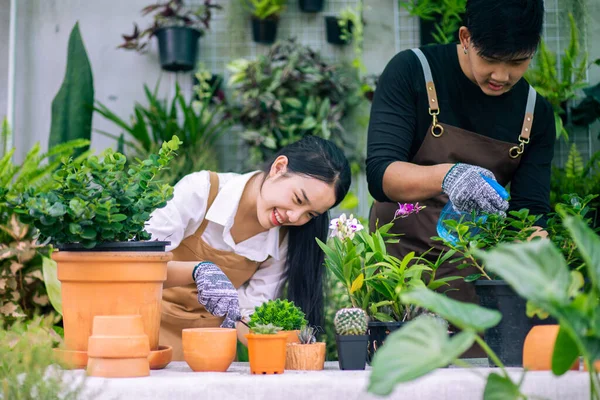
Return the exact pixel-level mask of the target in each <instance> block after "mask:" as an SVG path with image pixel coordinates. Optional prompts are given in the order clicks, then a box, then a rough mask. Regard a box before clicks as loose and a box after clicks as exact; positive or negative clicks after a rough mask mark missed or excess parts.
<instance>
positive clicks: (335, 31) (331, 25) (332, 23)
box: [325, 16, 354, 46]
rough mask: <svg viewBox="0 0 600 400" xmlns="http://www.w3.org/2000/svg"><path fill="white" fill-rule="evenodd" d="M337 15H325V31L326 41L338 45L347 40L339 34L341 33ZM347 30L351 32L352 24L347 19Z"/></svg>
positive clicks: (343, 43)
mask: <svg viewBox="0 0 600 400" xmlns="http://www.w3.org/2000/svg"><path fill="white" fill-rule="evenodd" d="M338 21H339V19H338V17H331V16H327V17H325V31H326V33H327V42H328V43H330V44H335V45H338V46H341V45H345V44H347V43H348V42H349V41H348V40H346V39H342V38H341V37H340V36H341V34H342V28H341V27H340V24H339V22H338ZM347 26H348V32H350V33H352V28H353V27H354V24H353V23H352V21H348V25H347Z"/></svg>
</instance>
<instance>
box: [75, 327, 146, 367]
mask: <svg viewBox="0 0 600 400" xmlns="http://www.w3.org/2000/svg"><path fill="white" fill-rule="evenodd" d="M149 354H150V344H149V341H148V336H147V335H146V334H145V333H144V325H143V323H142V317H141V316H140V315H117V316H113V315H111V316H100V315H99V316H96V317H94V324H93V330H92V336H90V338H89V341H88V363H87V374H88V375H89V376H97V377H105V378H131V377H138V376H148V375H150V363H149V361H148V355H149Z"/></svg>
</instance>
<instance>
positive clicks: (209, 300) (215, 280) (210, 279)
mask: <svg viewBox="0 0 600 400" xmlns="http://www.w3.org/2000/svg"><path fill="white" fill-rule="evenodd" d="M192 276H193V278H194V281H195V282H196V287H198V302H199V303H200V304H202V305H203V306H204V308H206V311H208V312H209V313H211V314H212V315H215V316H217V317H225V320H224V321H223V323H222V324H221V328H235V323H236V322H237V321H239V320H240V319H241V314H240V303H239V299H238V292H237V290H236V289H235V287H234V286H233V284H232V283H231V281H230V280H229V278H227V276H226V275H225V274H224V273H223V271H221V269H220V268H219V267H217V266H216V265H215V264H213V263H211V262H209V261H203V262H201V263H199V264H198V265H196V267H195V268H194V272H193V273H192Z"/></svg>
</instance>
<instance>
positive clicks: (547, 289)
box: [475, 239, 570, 307]
mask: <svg viewBox="0 0 600 400" xmlns="http://www.w3.org/2000/svg"><path fill="white" fill-rule="evenodd" d="M475 254H476V256H477V257H479V258H481V259H482V260H483V262H484V263H485V265H486V268H487V269H488V270H489V271H490V272H492V273H494V274H497V275H499V276H500V277H502V278H503V279H504V280H506V282H508V284H509V285H510V286H512V288H513V289H514V290H515V291H516V292H517V293H518V294H519V295H520V296H521V297H523V298H526V299H528V300H531V301H533V302H534V303H535V304H538V305H540V306H542V307H543V306H544V305H545V304H553V305H563V306H564V305H566V304H568V302H569V285H570V275H569V269H568V267H567V264H566V262H565V259H564V258H563V256H562V254H561V253H560V251H559V250H558V249H557V248H556V247H555V246H554V245H553V244H552V242H551V241H550V240H547V239H542V240H535V241H532V242H526V243H505V244H501V245H499V246H497V247H496V248H494V249H492V250H490V251H488V252H484V251H481V250H475Z"/></svg>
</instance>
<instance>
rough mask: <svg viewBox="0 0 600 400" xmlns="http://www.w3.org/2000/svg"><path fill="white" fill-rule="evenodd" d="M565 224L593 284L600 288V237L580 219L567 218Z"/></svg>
mask: <svg viewBox="0 0 600 400" xmlns="http://www.w3.org/2000/svg"><path fill="white" fill-rule="evenodd" d="M564 224H565V226H566V227H567V229H568V230H569V231H570V232H571V237H572V238H573V241H574V242H575V244H576V245H577V250H579V253H580V254H581V257H582V258H583V260H584V261H585V263H586V265H587V268H588V273H589V277H590V279H591V280H592V283H593V284H594V286H595V287H600V237H598V235H597V234H596V233H595V232H594V231H593V230H592V229H591V228H590V227H588V226H587V225H586V224H585V222H583V221H582V220H581V219H579V218H575V217H566V218H565V221H564Z"/></svg>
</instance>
